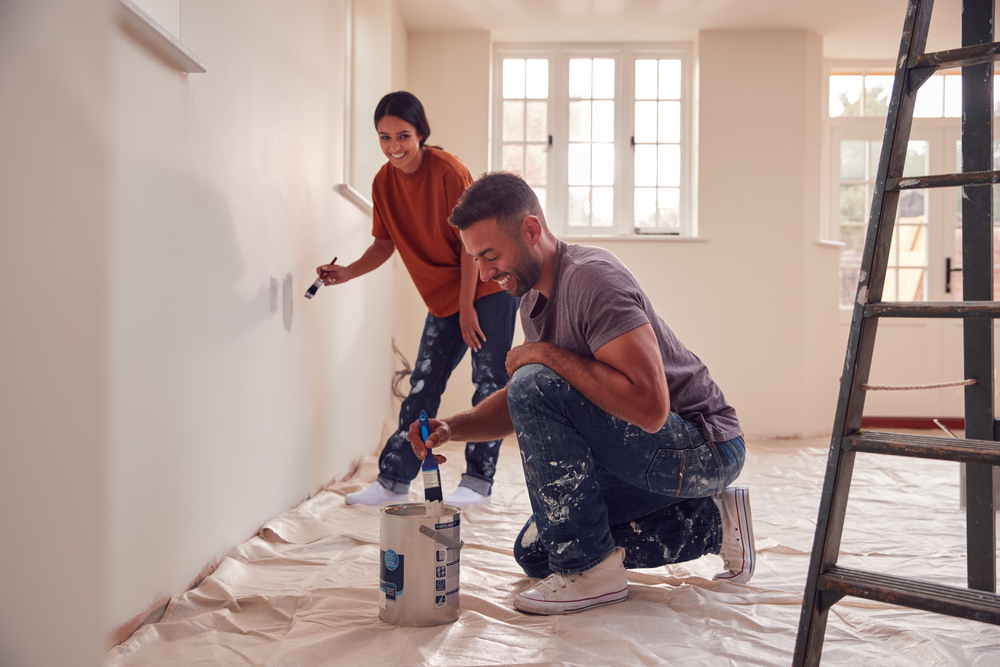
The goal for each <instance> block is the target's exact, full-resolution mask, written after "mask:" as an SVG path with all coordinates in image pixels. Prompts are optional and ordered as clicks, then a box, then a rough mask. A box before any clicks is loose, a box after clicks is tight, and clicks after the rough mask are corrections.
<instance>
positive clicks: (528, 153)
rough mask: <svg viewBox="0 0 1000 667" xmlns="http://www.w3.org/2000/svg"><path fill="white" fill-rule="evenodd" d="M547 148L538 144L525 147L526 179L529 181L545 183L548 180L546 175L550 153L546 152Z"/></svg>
mask: <svg viewBox="0 0 1000 667" xmlns="http://www.w3.org/2000/svg"><path fill="white" fill-rule="evenodd" d="M545 148H546V147H545V146H542V145H538V144H535V145H530V146H525V147H524V150H525V153H524V162H525V164H524V180H526V181H527V182H528V183H545V182H546V181H547V180H548V179H547V177H546V173H547V172H546V168H547V166H548V153H546V152H545Z"/></svg>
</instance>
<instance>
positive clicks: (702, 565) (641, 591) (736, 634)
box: [106, 438, 1000, 667]
mask: <svg viewBox="0 0 1000 667" xmlns="http://www.w3.org/2000/svg"><path fill="white" fill-rule="evenodd" d="M828 449H829V439H828V438H819V439H812V440H779V441H763V440H756V441H751V442H750V443H749V444H748V461H747V465H746V467H745V469H744V471H743V474H742V475H741V476H740V479H739V480H738V483H740V484H746V485H748V486H749V487H750V493H751V504H752V510H753V520H754V528H755V533H756V538H757V551H758V557H759V560H758V565H757V571H756V574H755V575H754V578H753V579H752V580H751V581H750V582H749V583H748V584H745V585H738V584H732V583H728V582H719V581H712V575H713V574H715V573H716V572H718V571H719V570H720V569H721V559H720V558H719V557H718V556H705V557H702V558H701V559H699V560H696V561H692V562H689V563H683V564H678V565H672V566H668V567H661V568H656V569H648V570H632V571H630V572H629V577H628V578H629V598H628V600H627V601H625V602H622V603H620V604H615V605H611V606H608V607H603V608H598V609H593V610H590V611H586V612H583V613H580V614H574V615H570V616H553V617H544V616H530V615H526V614H522V613H520V612H518V611H515V610H514V609H513V607H512V606H511V601H512V598H513V597H514V596H515V595H516V594H517V593H518V592H520V591H522V590H524V589H526V588H529V587H530V586H531V584H532V583H533V582H534V581H535V580H530V579H527V578H526V577H524V575H523V574H522V572H521V571H520V568H518V566H517V564H516V563H515V562H514V558H513V555H512V545H513V541H514V539H515V538H516V536H517V534H518V531H519V530H520V528H521V526H522V525H523V524H524V521H525V520H526V519H527V516H528V513H529V509H528V507H529V505H528V497H527V491H526V490H525V488H524V478H523V474H522V470H521V464H520V458H519V456H518V454H517V451H516V444H515V443H514V441H513V440H512V439H508V440H507V441H505V443H504V445H503V447H502V449H501V455H500V461H499V469H498V472H497V475H496V483H495V486H494V492H493V501H492V503H491V504H489V505H478V506H473V507H470V508H467V509H466V510H465V511H464V512H463V516H462V533H461V537H462V540H463V541H464V542H465V544H466V546H465V548H464V549H463V550H462V556H461V602H460V604H461V614H460V616H459V619H458V620H457V621H455V622H454V623H450V624H447V625H440V626H434V627H427V628H402V627H396V626H393V625H388V624H386V623H384V622H382V621H380V620H379V618H378V611H379V603H378V559H379V511H378V508H373V507H359V506H346V505H344V498H343V497H344V495H345V494H347V493H349V492H352V491H357V490H360V489H363V488H365V487H367V486H368V485H369V484H370V483H371V482H372V481H374V479H375V476H376V474H377V468H376V459H375V457H374V455H373V456H369V457H366V458H365V459H364V460H363V461H362V465H361V466H360V468H359V470H358V472H357V473H356V474H355V475H354V477H353V478H352V479H350V480H347V481H344V482H341V483H338V484H336V485H333V486H331V487H330V488H329V489H326V490H324V491H323V492H321V493H319V494H317V495H316V496H314V497H313V498H312V499H310V500H308V501H306V502H304V503H303V504H301V505H300V506H298V507H296V508H294V509H292V510H291V511H289V512H286V513H285V514H282V515H281V516H279V517H277V518H275V519H274V520H273V521H271V522H269V523H268V524H267V525H265V526H264V527H263V528H262V529H261V531H260V534H259V535H258V536H256V537H254V538H253V539H250V540H248V541H247V542H246V543H244V544H242V545H240V546H239V547H238V548H236V549H234V550H233V551H232V553H230V554H229V555H228V556H227V557H226V558H225V560H224V561H223V562H222V564H221V565H220V566H219V567H218V569H217V570H216V571H215V573H214V574H212V575H211V576H209V577H208V578H207V579H205V580H204V581H203V582H202V583H201V584H200V585H199V586H198V587H197V588H195V589H193V590H190V591H188V592H186V593H183V594H181V595H178V596H176V597H175V598H174V599H173V600H171V602H170V604H169V605H168V607H167V610H166V612H165V613H164V614H163V617H162V619H161V620H160V621H159V622H157V623H153V624H149V625H145V626H143V627H141V628H140V629H139V630H138V631H136V632H135V633H134V634H133V636H132V637H131V638H130V639H129V640H127V641H126V642H124V643H123V644H121V645H119V646H117V647H115V648H114V649H112V650H111V651H110V652H109V653H108V655H107V656H106V662H107V664H108V665H109V666H111V667H126V666H138V665H150V666H152V665H156V666H162V665H268V666H271V665H273V666H276V667H277V666H281V667H293V666H299V665H301V666H306V665H364V666H365V667H375V666H378V665H440V666H443V667H448V666H459V665H572V666H577V665H580V666H583V665H593V666H595V667H609V666H611V665H658V664H668V665H679V664H683V665H685V666H692V665H710V666H712V667H718V666H725V665H734V666H735V665H738V666H740V667H744V666H746V665H781V666H787V665H789V664H791V659H792V652H793V649H794V645H795V635H796V631H797V627H798V621H799V614H800V607H801V599H802V592H803V587H804V583H805V575H806V568H807V566H808V561H809V551H810V549H811V547H812V541H813V533H814V529H815V523H816V512H817V508H818V507H819V497H820V491H821V488H822V481H823V473H824V469H825V466H826V459H827V452H828ZM462 451H463V449H462V445H458V444H453V443H450V444H448V445H446V446H445V448H444V450H443V453H445V454H446V455H448V458H449V461H448V463H447V464H445V465H443V466H442V477H443V486H444V489H445V493H448V492H450V491H451V490H453V489H454V488H455V486H456V485H457V483H458V480H459V477H460V475H461V472H462V469H463V468H464V461H463V460H462V459H463V454H462ZM958 482H959V465H958V464H957V463H944V462H936V461H925V460H920V459H905V458H899V457H884V456H878V455H873V454H859V455H858V458H857V464H856V466H855V474H854V481H853V484H852V487H851V500H850V504H849V506H848V514H847V523H846V526H847V527H846V530H845V533H844V539H843V543H842V556H841V559H840V563H841V564H842V565H845V566H848V567H856V568H861V569H868V570H873V571H877V572H885V573H892V574H897V575H900V576H909V577H915V578H923V579H926V580H930V581H934V582H938V583H944V584H951V585H958V586H964V585H965V576H966V570H965V568H966V561H965V515H964V510H962V509H961V508H960V506H959V483H958ZM421 494H422V488H421V486H420V481H419V479H418V480H415V482H414V484H413V486H412V487H411V493H410V500H411V502H417V501H419V499H420V498H421V497H422V495H421ZM823 664H825V665H838V666H839V665H865V666H866V667H871V666H875V665H878V666H882V665H906V666H907V667H913V666H918V665H948V666H953V665H977V666H984V667H985V666H987V665H989V666H996V665H1000V627H998V626H993V625H988V624H985V623H978V622H975V621H966V620H963V619H956V618H951V617H946V616H940V615H936V614H930V613H926V612H920V611H914V610H909V609H903V608H899V607H894V606H892V605H888V604H882V603H878V602H871V601H866V600H861V599H857V598H844V599H843V600H842V601H841V602H839V603H838V604H836V605H834V607H833V608H832V610H831V613H830V622H829V625H828V627H827V632H826V642H825V644H824V651H823Z"/></svg>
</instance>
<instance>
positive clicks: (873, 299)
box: [793, 0, 1000, 667]
mask: <svg viewBox="0 0 1000 667" xmlns="http://www.w3.org/2000/svg"><path fill="white" fill-rule="evenodd" d="M932 6H933V0H908V4H907V9H906V18H905V23H904V26H903V35H902V40H901V43H900V49H899V57H898V59H897V60H896V64H897V66H896V75H895V79H894V82H893V88H892V98H891V100H890V103H889V111H888V117H887V119H886V128H885V136H884V139H883V142H882V152H881V157H880V160H879V166H878V174H877V177H876V183H875V193H874V197H873V199H872V208H871V216H870V219H869V224H868V235H867V237H866V239H865V249H864V255H863V259H862V264H861V273H860V279H859V282H858V292H857V299H856V300H855V304H854V316H853V319H852V321H851V330H850V336H849V338H848V344H847V358H846V361H845V363H844V373H843V376H842V378H841V385H840V396H839V400H838V404H837V414H836V418H835V422H834V428H833V437H832V441H831V444H830V457H829V460H828V462H827V469H826V477H825V480H824V483H823V494H822V497H821V500H820V509H819V517H818V520H817V524H816V536H815V541H814V543H813V550H812V556H811V559H810V563H809V571H808V575H807V578H806V588H805V593H804V596H803V601H802V616H801V619H800V622H799V630H798V636H797V638H796V642H795V654H794V657H793V665H795V666H796V667H798V666H803V665H809V666H813V665H818V664H819V662H820V658H821V653H822V650H823V637H824V634H825V632H826V624H827V617H828V614H829V611H830V607H831V606H832V605H833V604H835V603H836V602H837V601H838V600H840V599H842V598H843V597H844V596H847V595H850V596H854V597H860V598H867V599H870V600H879V601H882V602H888V603H891V604H896V605H901V606H904V607H910V608H913V609H921V610H925V611H929V612H935V613H939V614H947V615H949V616H958V617H962V618H968V619H974V620H978V621H984V622H986V623H994V624H1000V596H997V595H996V523H995V516H994V507H993V503H994V490H993V466H1000V442H998V441H1000V422H997V421H996V418H995V417H996V414H995V406H994V401H993V396H994V388H995V385H994V383H995V378H994V358H993V357H994V354H993V320H994V319H996V318H998V317H1000V302H996V301H994V300H993V298H994V296H993V225H992V215H991V213H992V200H993V197H992V184H994V183H1000V172H998V171H993V159H992V158H993V63H994V61H996V60H1000V43H994V41H993V40H994V35H993V19H994V11H995V10H994V0H963V5H962V44H963V46H962V48H959V49H954V50H950V51H941V52H938V53H925V52H924V47H925V45H926V43H927V30H928V26H929V25H930V16H931V9H932ZM958 67H961V68H962V109H963V111H962V114H963V117H962V121H963V122H962V156H963V160H962V173H960V174H948V175H940V176H924V177H918V178H904V177H903V163H904V160H905V158H906V150H907V144H908V142H909V135H910V126H911V124H912V120H913V109H914V104H915V102H916V95H917V90H918V89H919V88H920V86H921V84H922V83H924V82H925V81H926V80H927V79H928V78H929V77H930V76H931V75H932V74H934V73H935V72H936V71H938V70H940V69H947V68H958ZM955 186H962V187H963V197H962V258H963V269H964V271H963V277H962V280H963V290H964V299H965V300H964V301H963V302H955V303H951V302H940V303H885V302H882V288H883V284H884V282H885V275H886V266H887V262H888V258H889V249H890V245H891V241H892V233H893V225H894V222H895V218H896V205H897V203H898V201H899V195H900V192H901V191H902V190H907V189H915V188H932V187H955ZM885 317H905V318H916V317H933V318H963V320H964V350H965V377H966V380H975V383H974V384H967V385H966V387H965V425H966V426H965V428H966V430H965V435H966V438H967V439H951V438H934V437H923V436H910V435H907V436H902V435H899V434H890V433H870V432H862V431H861V430H860V429H861V417H862V413H863V410H864V402H865V393H866V387H867V382H868V374H869V370H870V369H871V361H872V351H873V349H874V347H875V333H876V330H877V328H878V322H879V320H880V319H881V318H885ZM857 452H872V453H876V454H885V455H890V456H914V457H920V458H929V459H940V460H947V461H961V462H964V463H965V464H966V466H967V467H966V489H967V494H966V496H967V502H966V511H967V514H966V517H967V526H966V533H967V538H966V539H967V547H968V588H967V589H966V588H958V587H951V586H943V585H940V584H934V583H930V582H921V581H915V580H910V579H904V578H901V577H895V576H888V575H884V574H876V573H872V572H864V571H860V570H856V569H851V568H846V567H841V566H838V565H837V557H838V553H839V551H840V540H841V536H842V534H843V529H844V515H845V512H846V510H847V500H848V494H849V492H850V487H851V475H852V472H853V470H854V458H855V454H856V453H857ZM956 501H957V499H956Z"/></svg>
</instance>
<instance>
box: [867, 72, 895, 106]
mask: <svg viewBox="0 0 1000 667" xmlns="http://www.w3.org/2000/svg"><path fill="white" fill-rule="evenodd" d="M893 78H894V77H892V76H881V75H879V76H876V75H871V74H870V75H868V76H866V77H865V115H866V116H876V117H877V116H885V115H887V114H888V113H889V96H890V95H892V80H893Z"/></svg>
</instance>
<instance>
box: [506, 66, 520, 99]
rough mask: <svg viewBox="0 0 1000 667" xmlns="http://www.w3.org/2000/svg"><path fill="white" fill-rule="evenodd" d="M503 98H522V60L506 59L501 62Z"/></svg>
mask: <svg viewBox="0 0 1000 667" xmlns="http://www.w3.org/2000/svg"><path fill="white" fill-rule="evenodd" d="M503 96H504V97H511V98H512V97H524V59H523V58H507V59H505V60H504V61H503Z"/></svg>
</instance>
